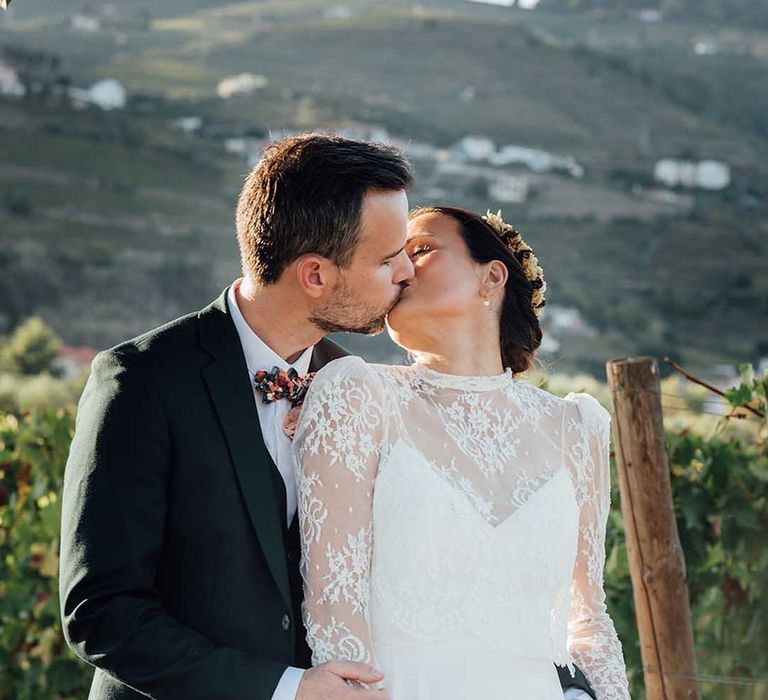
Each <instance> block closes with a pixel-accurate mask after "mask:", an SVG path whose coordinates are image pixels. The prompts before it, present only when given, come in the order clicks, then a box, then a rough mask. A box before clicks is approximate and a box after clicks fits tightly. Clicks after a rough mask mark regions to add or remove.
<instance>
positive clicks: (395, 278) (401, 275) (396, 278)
mask: <svg viewBox="0 0 768 700" xmlns="http://www.w3.org/2000/svg"><path fill="white" fill-rule="evenodd" d="M393 263H394V264H393V265H392V284H402V283H403V282H407V281H408V280H409V279H412V278H413V262H411V257H410V256H409V255H408V253H406V252H405V251H404V250H401V251H400V253H399V254H398V255H397V256H396V257H395V259H394V260H393Z"/></svg>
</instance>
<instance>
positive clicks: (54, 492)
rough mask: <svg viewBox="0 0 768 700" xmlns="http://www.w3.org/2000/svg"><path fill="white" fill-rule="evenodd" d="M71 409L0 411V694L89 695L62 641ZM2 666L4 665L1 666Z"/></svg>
mask: <svg viewBox="0 0 768 700" xmlns="http://www.w3.org/2000/svg"><path fill="white" fill-rule="evenodd" d="M73 434H74V416H73V414H72V412H71V411H45V412H39V413H29V414H25V415H22V416H21V417H17V416H14V415H12V414H0V668H2V669H4V670H3V673H2V674H0V697H3V698H14V699H15V700H43V699H51V700H54V699H55V700H62V699H64V698H72V699H73V700H74V698H82V697H85V696H86V695H87V688H88V686H89V684H90V676H91V672H90V670H89V668H88V667H87V666H86V665H84V664H82V663H81V662H80V661H78V660H77V659H76V658H75V657H74V655H73V654H72V653H71V652H70V651H69V650H68V649H67V647H66V645H65V644H64V640H63V638H62V633H61V623H60V621H59V602H58V585H57V583H58V578H57V577H58V562H59V559H58V543H59V539H58V538H59V522H60V518H61V506H60V500H59V495H60V493H61V483H62V476H63V465H64V462H65V460H66V455H67V452H68V450H69V443H70V441H71V439H72V435H73ZM6 669H7V670H6Z"/></svg>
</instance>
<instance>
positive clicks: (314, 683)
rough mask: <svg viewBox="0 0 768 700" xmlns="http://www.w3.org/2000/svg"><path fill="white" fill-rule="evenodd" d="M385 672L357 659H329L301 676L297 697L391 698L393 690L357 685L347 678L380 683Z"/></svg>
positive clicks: (336, 699) (314, 699)
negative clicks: (353, 685)
mask: <svg viewBox="0 0 768 700" xmlns="http://www.w3.org/2000/svg"><path fill="white" fill-rule="evenodd" d="M382 678H384V674H383V673H381V672H380V671H376V670H374V669H372V668H371V667H370V666H368V665H367V664H361V663H356V662H354V661H327V662H326V663H324V664H320V665H319V666H314V667H312V668H310V669H308V670H306V671H304V674H303V675H302V677H301V683H299V690H298V692H297V693H296V700H363V698H376V700H389V694H388V693H387V691H386V690H385V689H384V688H381V689H374V690H365V689H362V688H353V687H351V686H350V685H349V684H348V683H347V680H352V681H360V682H361V683H377V682H378V681H380V680H381V679H382Z"/></svg>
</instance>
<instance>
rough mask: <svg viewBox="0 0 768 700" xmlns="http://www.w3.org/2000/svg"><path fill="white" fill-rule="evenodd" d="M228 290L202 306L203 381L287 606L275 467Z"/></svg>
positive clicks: (289, 593) (286, 581) (288, 602)
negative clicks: (206, 360)
mask: <svg viewBox="0 0 768 700" xmlns="http://www.w3.org/2000/svg"><path fill="white" fill-rule="evenodd" d="M227 291H228V290H225V291H224V292H223V294H222V295H221V296H220V297H219V298H218V299H217V300H216V301H215V302H213V304H211V305H210V306H208V307H207V308H206V309H203V310H202V311H201V312H200V315H199V319H200V342H201V344H202V345H203V347H204V348H205V349H206V350H207V351H208V352H209V353H210V354H211V356H212V361H211V363H210V364H209V365H207V366H206V367H204V368H203V381H204V382H205V384H206V386H207V387H208V392H209V394H210V396H211V400H212V401H213V405H214V407H215V409H216V413H217V414H218V416H219V422H220V423H221V429H222V431H223V432H224V436H225V438H226V441H227V445H228V446H229V454H230V457H231V459H232V464H233V466H234V468H235V473H236V474H237V479H238V482H239V484H240V491H241V493H242V496H243V501H244V502H245V507H246V509H247V510H248V515H249V517H250V520H251V524H252V525H253V528H254V530H255V531H256V535H257V536H258V538H259V542H260V544H261V548H262V551H263V552H264V556H265V558H266V560H267V564H268V565H269V569H270V571H271V572H272V576H273V577H274V579H275V581H276V582H277V585H278V588H279V589H280V593H281V594H282V596H283V598H284V600H285V604H286V605H287V606H288V607H289V608H290V606H291V591H290V585H289V582H288V565H287V562H286V558H285V546H284V543H283V531H282V523H281V522H280V510H279V506H278V504H277V500H276V498H275V490H274V487H273V485H272V477H271V476H270V474H269V470H270V469H275V468H276V467H275V466H274V464H273V462H272V458H271V457H270V455H269V452H268V450H267V447H266V445H265V444H264V438H263V436H262V434H261V426H260V424H259V414H258V411H257V409H256V403H255V401H254V397H253V389H251V387H250V384H249V382H248V368H247V366H246V364H245V357H244V356H243V349H242V346H241V344H240V338H239V336H238V335H237V330H236V329H235V326H234V323H233V322H232V319H231V318H230V316H229V311H228V309H227V301H226V300H227Z"/></svg>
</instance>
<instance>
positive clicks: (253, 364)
mask: <svg viewBox="0 0 768 700" xmlns="http://www.w3.org/2000/svg"><path fill="white" fill-rule="evenodd" d="M241 282H242V278H240V279H238V280H236V281H235V282H234V283H233V284H232V286H231V287H230V288H229V294H228V295H227V302H228V305H229V313H230V314H231V315H232V320H233V321H234V323H235V328H236V329H237V334H238V335H239V336H240V344H241V345H242V346H243V354H244V355H245V364H246V365H247V366H248V380H249V382H250V385H251V387H253V393H254V399H255V401H256V409H257V411H258V414H259V425H260V426H261V434H262V436H263V438H264V444H265V445H266V447H267V451H268V452H269V454H270V456H271V457H272V460H273V461H274V463H275V466H277V469H278V471H279V472H280V475H281V476H282V477H283V481H284V482H285V498H286V515H287V522H286V526H290V524H291V520H293V516H294V515H295V514H296V508H297V496H296V479H295V477H294V474H293V467H292V465H291V441H290V439H289V438H288V436H287V435H286V434H285V433H284V432H283V419H284V418H285V415H286V413H288V410H289V409H290V408H291V404H290V401H287V400H280V401H272V402H271V403H264V402H263V401H262V400H261V399H262V395H261V393H260V392H258V391H257V390H256V388H255V387H254V383H253V382H254V375H255V374H256V372H258V370H260V369H265V370H267V371H270V372H271V371H272V368H273V367H279V368H280V369H284V370H288V369H290V368H291V367H293V368H294V369H295V370H296V371H297V372H298V373H299V374H300V375H305V374H307V372H308V371H309V363H310V361H311V359H312V350H313V349H314V345H312V346H310V347H308V348H307V349H306V350H305V351H304V352H303V353H302V354H301V356H300V357H299V358H298V359H297V360H296V362H294V363H293V364H289V363H288V362H286V361H285V360H284V359H283V358H282V357H280V355H278V354H277V353H276V352H275V351H274V350H273V349H272V348H271V347H269V345H267V344H266V343H265V342H264V341H263V340H262V339H261V338H259V336H258V335H256V333H255V332H254V331H253V329H252V328H251V327H250V326H249V325H248V323H247V322H246V320H245V318H244V316H243V313H242V311H240V307H239V306H238V304H237V294H236V288H238V287H239V286H240V283H241ZM244 380H245V378H244ZM297 624H302V623H301V620H298V621H297ZM303 673H304V669H301V668H294V667H293V666H289V667H288V668H287V669H285V671H284V672H283V675H282V677H281V678H280V682H279V683H278V684H277V687H276V688H275V692H274V693H273V695H272V700H295V698H296V693H297V692H298V689H299V683H300V682H301V677H302V675H303Z"/></svg>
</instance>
